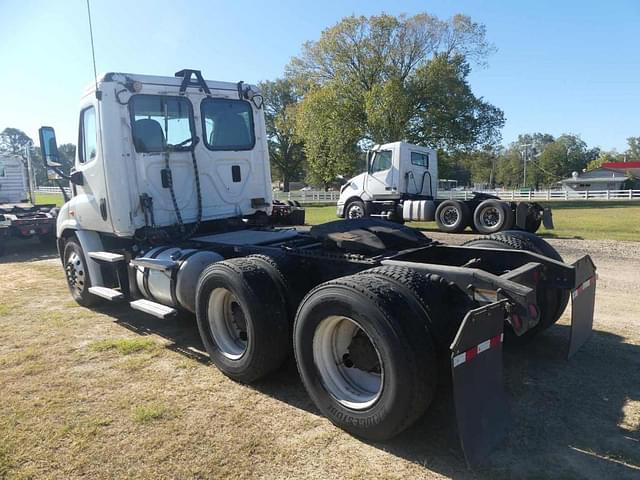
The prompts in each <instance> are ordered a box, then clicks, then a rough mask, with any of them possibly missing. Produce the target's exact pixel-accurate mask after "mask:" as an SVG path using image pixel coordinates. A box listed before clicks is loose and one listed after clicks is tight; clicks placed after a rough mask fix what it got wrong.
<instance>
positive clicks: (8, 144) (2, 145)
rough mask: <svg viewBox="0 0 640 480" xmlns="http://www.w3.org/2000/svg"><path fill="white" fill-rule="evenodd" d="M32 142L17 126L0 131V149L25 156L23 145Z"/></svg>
mask: <svg viewBox="0 0 640 480" xmlns="http://www.w3.org/2000/svg"><path fill="white" fill-rule="evenodd" d="M31 143H33V141H32V140H31V138H30V137H29V136H28V135H27V134H26V133H24V132H23V131H22V130H20V129H18V128H11V127H7V128H5V129H4V130H3V131H2V132H0V151H1V152H3V153H9V154H12V155H18V156H20V157H21V158H23V159H24V158H25V154H24V147H25V146H26V145H29V144H31Z"/></svg>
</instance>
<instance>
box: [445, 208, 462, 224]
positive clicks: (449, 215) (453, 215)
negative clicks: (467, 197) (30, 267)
mask: <svg viewBox="0 0 640 480" xmlns="http://www.w3.org/2000/svg"><path fill="white" fill-rule="evenodd" d="M459 218H460V214H459V213H458V209H457V208H456V207H453V206H451V207H444V208H443V209H442V212H441V213H440V221H441V222H442V224H443V225H445V226H447V227H453V226H454V225H455V224H456V223H458V219H459Z"/></svg>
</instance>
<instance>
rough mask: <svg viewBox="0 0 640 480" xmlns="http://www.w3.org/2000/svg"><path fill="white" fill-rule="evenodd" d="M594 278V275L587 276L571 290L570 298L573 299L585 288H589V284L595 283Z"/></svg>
mask: <svg viewBox="0 0 640 480" xmlns="http://www.w3.org/2000/svg"><path fill="white" fill-rule="evenodd" d="M596 278H597V276H596V275H594V276H593V277H591V278H587V279H586V280H585V281H584V282H582V283H581V284H580V285H578V288H576V289H575V290H574V291H572V292H571V298H572V299H574V300H575V299H576V297H577V296H578V295H580V294H581V293H582V292H584V291H585V290H586V289H587V288H589V287H590V286H591V285H595V283H596Z"/></svg>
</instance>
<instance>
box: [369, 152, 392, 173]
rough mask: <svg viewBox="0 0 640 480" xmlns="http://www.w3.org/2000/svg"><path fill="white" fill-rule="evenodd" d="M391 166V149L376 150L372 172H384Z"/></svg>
mask: <svg viewBox="0 0 640 480" xmlns="http://www.w3.org/2000/svg"><path fill="white" fill-rule="evenodd" d="M390 168H391V150H382V151H380V152H376V155H375V157H373V163H372V164H371V173H376V172H383V171H385V170H389V169H390Z"/></svg>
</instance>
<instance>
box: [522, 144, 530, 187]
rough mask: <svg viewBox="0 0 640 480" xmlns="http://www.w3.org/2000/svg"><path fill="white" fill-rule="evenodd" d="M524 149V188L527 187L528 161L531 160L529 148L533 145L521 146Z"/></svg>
mask: <svg viewBox="0 0 640 480" xmlns="http://www.w3.org/2000/svg"><path fill="white" fill-rule="evenodd" d="M521 146H522V147H524V151H522V150H521V151H520V153H521V155H522V187H523V188H524V187H526V186H527V161H528V160H529V147H531V146H532V144H531V143H526V144H524V145H521Z"/></svg>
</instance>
